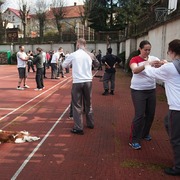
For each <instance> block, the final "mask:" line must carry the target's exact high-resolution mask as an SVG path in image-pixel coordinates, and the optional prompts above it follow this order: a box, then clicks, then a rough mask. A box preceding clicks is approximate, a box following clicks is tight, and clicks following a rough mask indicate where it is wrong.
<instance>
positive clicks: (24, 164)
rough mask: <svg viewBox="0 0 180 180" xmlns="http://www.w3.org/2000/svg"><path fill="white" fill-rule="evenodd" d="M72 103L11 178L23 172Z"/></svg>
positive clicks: (13, 179) (12, 179)
mask: <svg viewBox="0 0 180 180" xmlns="http://www.w3.org/2000/svg"><path fill="white" fill-rule="evenodd" d="M69 107H70V105H69V106H68V107H67V108H66V109H65V111H64V112H63V114H62V115H61V116H60V117H59V119H58V120H57V121H56V122H55V124H54V125H53V126H52V128H51V129H50V130H49V131H48V132H47V134H46V135H45V136H44V138H43V139H42V140H41V142H40V143H39V144H38V145H37V146H36V148H35V149H34V150H33V151H32V153H31V154H29V156H28V157H27V159H26V160H25V161H24V162H23V164H22V165H21V166H20V168H19V169H18V170H17V171H16V173H15V174H14V175H13V177H12V178H11V180H15V179H16V178H17V177H18V175H19V174H20V173H21V172H22V170H23V169H24V167H25V166H26V165H27V163H28V162H29V161H30V159H31V158H32V157H33V155H34V154H35V153H36V151H38V149H39V148H40V147H41V145H42V144H43V143H44V141H45V140H46V139H47V138H48V137H49V135H50V133H51V132H52V131H53V130H54V128H55V127H56V126H57V124H58V123H59V122H60V121H61V119H62V117H63V116H64V114H66V112H67V111H68V109H69Z"/></svg>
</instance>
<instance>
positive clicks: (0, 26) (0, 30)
mask: <svg viewBox="0 0 180 180" xmlns="http://www.w3.org/2000/svg"><path fill="white" fill-rule="evenodd" d="M4 2H5V0H0V42H1V43H2V42H3V40H4V37H5V29H6V24H5V22H3V20H2V4H3V3H4Z"/></svg>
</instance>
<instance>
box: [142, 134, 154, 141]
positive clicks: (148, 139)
mask: <svg viewBox="0 0 180 180" xmlns="http://www.w3.org/2000/svg"><path fill="white" fill-rule="evenodd" d="M143 139H144V140H146V141H150V140H151V139H152V137H151V136H150V135H147V136H146V137H144V138H143Z"/></svg>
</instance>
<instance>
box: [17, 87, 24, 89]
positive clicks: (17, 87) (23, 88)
mask: <svg viewBox="0 0 180 180" xmlns="http://www.w3.org/2000/svg"><path fill="white" fill-rule="evenodd" d="M16 89H17V90H24V88H22V87H17V88H16Z"/></svg>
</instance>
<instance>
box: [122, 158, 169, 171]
mask: <svg viewBox="0 0 180 180" xmlns="http://www.w3.org/2000/svg"><path fill="white" fill-rule="evenodd" d="M121 167H123V168H142V167H143V168H144V169H148V170H151V171H159V170H162V169H164V168H165V167H166V166H165V165H163V164H155V163H142V162H139V161H138V160H126V161H123V162H122V163H121Z"/></svg>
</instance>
